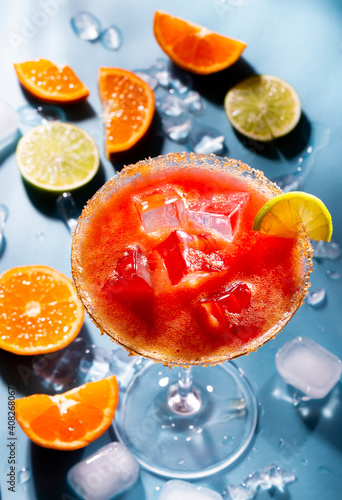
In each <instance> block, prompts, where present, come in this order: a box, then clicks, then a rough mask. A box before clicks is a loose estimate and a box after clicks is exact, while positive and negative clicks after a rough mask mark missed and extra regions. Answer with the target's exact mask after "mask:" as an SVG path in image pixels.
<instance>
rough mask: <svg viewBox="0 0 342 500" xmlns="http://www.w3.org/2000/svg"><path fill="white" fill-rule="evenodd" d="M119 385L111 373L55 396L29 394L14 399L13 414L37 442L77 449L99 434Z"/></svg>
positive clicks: (112, 409)
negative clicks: (108, 375) (101, 378)
mask: <svg viewBox="0 0 342 500" xmlns="http://www.w3.org/2000/svg"><path fill="white" fill-rule="evenodd" d="M118 399H119V386H118V383H117V381H116V378H115V376H114V375H112V376H110V377H107V378H105V379H103V380H98V381H96V382H88V383H87V384H84V385H81V386H80V387H76V388H75V389H72V390H71V391H68V392H65V393H63V394H57V395H55V396H48V395H47V394H33V395H32V396H28V397H26V398H21V399H17V400H16V401H15V416H16V419H17V421H18V423H19V425H20V427H21V428H22V429H23V431H24V432H25V434H26V435H27V436H28V437H29V438H30V439H31V440H32V441H33V442H34V443H36V444H38V445H39V446H43V447H44V448H53V449H56V450H77V449H79V448H83V447H84V446H87V445H88V444H89V443H91V442H92V441H95V439H97V438H98V437H100V436H101V435H102V434H103V433H104V432H105V431H106V430H107V429H108V428H109V426H110V424H111V423H112V420H113V418H114V414H115V410H116V407H117V404H118Z"/></svg>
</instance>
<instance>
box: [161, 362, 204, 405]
mask: <svg viewBox="0 0 342 500" xmlns="http://www.w3.org/2000/svg"><path fill="white" fill-rule="evenodd" d="M201 403H202V401H201V396H200V393H199V391H198V390H197V389H195V388H194V387H193V384H192V368H191V367H190V368H183V367H181V368H180V369H179V372H178V383H177V384H175V385H173V386H171V387H170V390H169V393H168V400H167V404H168V406H169V408H170V409H171V410H172V411H173V412H174V413H177V414H178V415H193V414H194V413H197V412H198V411H199V410H200V408H201Z"/></svg>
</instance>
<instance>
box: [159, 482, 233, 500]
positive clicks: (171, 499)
mask: <svg viewBox="0 0 342 500" xmlns="http://www.w3.org/2000/svg"><path fill="white" fill-rule="evenodd" d="M158 500H223V499H222V496H221V495H220V494H219V493H218V492H217V491H214V490H212V489H209V488H205V487H204V486H196V485H194V484H192V483H189V482H188V481H181V480H179V479H171V481H168V482H167V483H165V484H164V486H163V488H162V490H161V492H160V495H159V497H158Z"/></svg>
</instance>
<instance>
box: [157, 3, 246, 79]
mask: <svg viewBox="0 0 342 500" xmlns="http://www.w3.org/2000/svg"><path fill="white" fill-rule="evenodd" d="M153 29H154V36H155V38H156V40H157V42H158V43H159V45H160V47H161V48H162V50H163V51H164V52H165V54H167V55H168V56H169V58H170V59H171V60H172V61H173V62H174V63H175V64H177V65H178V66H180V67H181V68H183V69H186V70H188V71H192V72H193V73H198V74H200V75H208V74H211V73H216V72H217V71H221V70H223V69H225V68H228V66H231V65H232V64H233V63H235V62H236V61H237V60H238V59H239V57H240V56H241V54H242V52H243V50H244V49H245V48H246V47H247V45H246V44H245V43H244V42H240V41H238V40H234V39H233V38H228V37H226V36H222V35H219V34H218V33H214V32H213V31H210V30H209V29H207V28H204V27H203V26H200V25H199V24H195V23H192V22H189V21H186V20H185V19H181V18H179V17H175V16H170V15H169V14H166V13H165V12H161V11H158V10H157V11H156V12H155V15H154V24H153Z"/></svg>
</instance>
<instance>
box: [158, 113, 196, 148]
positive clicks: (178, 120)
mask: <svg viewBox="0 0 342 500" xmlns="http://www.w3.org/2000/svg"><path fill="white" fill-rule="evenodd" d="M161 126H162V130H163V132H164V134H165V136H166V137H167V138H168V139H171V141H174V142H179V143H181V144H182V143H185V142H186V140H187V138H188V136H189V134H190V130H191V127H192V120H191V118H190V117H189V116H188V114H187V113H182V114H181V115H179V116H169V117H167V118H163V119H162V121H161Z"/></svg>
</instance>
